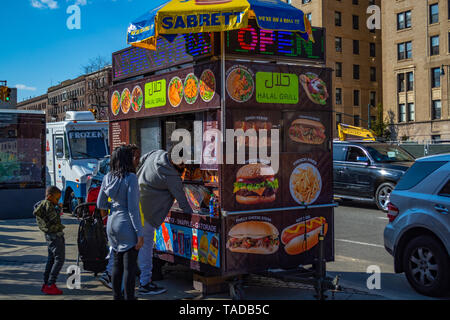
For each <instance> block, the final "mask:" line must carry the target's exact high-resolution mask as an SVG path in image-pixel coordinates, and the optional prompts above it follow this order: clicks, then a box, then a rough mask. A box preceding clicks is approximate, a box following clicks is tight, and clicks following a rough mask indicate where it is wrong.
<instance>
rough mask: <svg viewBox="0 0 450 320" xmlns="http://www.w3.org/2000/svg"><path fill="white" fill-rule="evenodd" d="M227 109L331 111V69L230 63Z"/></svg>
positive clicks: (227, 67)
mask: <svg viewBox="0 0 450 320" xmlns="http://www.w3.org/2000/svg"><path fill="white" fill-rule="evenodd" d="M225 79H226V80H225V81H226V83H225V86H226V93H227V95H226V98H227V101H226V106H227V107H230V108H243V107H244V106H245V108H248V107H249V106H251V107H253V106H258V107H259V108H265V109H272V108H279V109H281V110H283V109H287V110H289V109H291V110H311V111H318V112H320V111H328V112H330V111H331V108H332V101H331V100H332V99H331V90H332V88H331V86H330V83H331V73H330V72H329V69H325V68H316V67H300V66H295V65H273V64H267V63H266V64H262V63H245V62H234V61H227V63H226V75H225Z"/></svg>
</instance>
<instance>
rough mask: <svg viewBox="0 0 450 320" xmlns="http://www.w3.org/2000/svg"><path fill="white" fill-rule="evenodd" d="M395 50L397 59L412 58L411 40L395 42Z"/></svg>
mask: <svg viewBox="0 0 450 320" xmlns="http://www.w3.org/2000/svg"><path fill="white" fill-rule="evenodd" d="M397 52H398V56H397V59H398V60H404V59H411V58H412V42H411V41H408V42H403V43H399V44H397Z"/></svg>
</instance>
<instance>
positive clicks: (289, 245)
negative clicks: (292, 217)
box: [281, 217, 328, 255]
mask: <svg viewBox="0 0 450 320" xmlns="http://www.w3.org/2000/svg"><path fill="white" fill-rule="evenodd" d="M322 226H323V234H324V236H325V235H326V234H327V232H328V223H327V221H326V219H325V218H324V217H316V218H311V219H308V220H305V221H302V222H299V223H296V224H293V225H290V226H288V227H286V228H285V229H284V230H283V231H282V232H281V242H282V243H283V244H284V251H285V252H286V253H287V254H289V255H298V254H301V253H303V252H306V251H308V250H310V249H312V248H313V247H314V246H315V245H317V244H318V243H319V235H320V231H321V230H322Z"/></svg>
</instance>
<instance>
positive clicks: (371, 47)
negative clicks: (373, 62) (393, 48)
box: [369, 42, 377, 57]
mask: <svg viewBox="0 0 450 320" xmlns="http://www.w3.org/2000/svg"><path fill="white" fill-rule="evenodd" d="M369 54H370V56H371V57H376V55H377V50H376V45H375V43H373V42H371V43H369Z"/></svg>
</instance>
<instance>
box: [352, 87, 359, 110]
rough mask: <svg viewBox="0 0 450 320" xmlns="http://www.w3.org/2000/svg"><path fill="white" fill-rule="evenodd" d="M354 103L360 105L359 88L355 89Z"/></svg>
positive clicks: (356, 105)
mask: <svg viewBox="0 0 450 320" xmlns="http://www.w3.org/2000/svg"><path fill="white" fill-rule="evenodd" d="M353 105H354V106H355V107H358V106H359V90H353Z"/></svg>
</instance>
